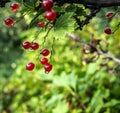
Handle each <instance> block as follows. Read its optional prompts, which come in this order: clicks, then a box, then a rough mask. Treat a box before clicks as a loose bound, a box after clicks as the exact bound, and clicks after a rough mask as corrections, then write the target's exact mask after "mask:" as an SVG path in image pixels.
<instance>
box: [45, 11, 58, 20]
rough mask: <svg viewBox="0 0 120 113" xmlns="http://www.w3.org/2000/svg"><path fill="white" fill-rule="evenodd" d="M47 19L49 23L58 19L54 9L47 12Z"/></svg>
mask: <svg viewBox="0 0 120 113" xmlns="http://www.w3.org/2000/svg"><path fill="white" fill-rule="evenodd" d="M45 17H46V19H47V20H48V21H53V20H55V19H56V12H55V11H54V10H53V9H51V10H49V11H46V12H45Z"/></svg>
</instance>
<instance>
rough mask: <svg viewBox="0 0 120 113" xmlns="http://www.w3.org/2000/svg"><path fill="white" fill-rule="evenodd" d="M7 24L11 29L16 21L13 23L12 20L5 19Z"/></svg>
mask: <svg viewBox="0 0 120 113" xmlns="http://www.w3.org/2000/svg"><path fill="white" fill-rule="evenodd" d="M5 24H6V25H7V26H9V27H10V26H12V25H13V24H14V21H13V19H12V18H6V19H5Z"/></svg>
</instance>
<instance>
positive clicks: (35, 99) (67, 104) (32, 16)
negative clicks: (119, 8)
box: [0, 0, 120, 113]
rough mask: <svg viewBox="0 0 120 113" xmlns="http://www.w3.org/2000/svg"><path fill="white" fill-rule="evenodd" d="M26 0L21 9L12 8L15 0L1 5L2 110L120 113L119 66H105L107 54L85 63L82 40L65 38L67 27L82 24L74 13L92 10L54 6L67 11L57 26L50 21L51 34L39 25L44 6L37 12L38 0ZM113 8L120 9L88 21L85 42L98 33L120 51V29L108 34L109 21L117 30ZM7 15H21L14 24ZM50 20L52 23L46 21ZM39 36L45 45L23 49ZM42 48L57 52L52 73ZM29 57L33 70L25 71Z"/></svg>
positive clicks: (15, 112)
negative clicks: (10, 24)
mask: <svg viewBox="0 0 120 113" xmlns="http://www.w3.org/2000/svg"><path fill="white" fill-rule="evenodd" d="M16 1H18V2H19V3H20V2H21V1H20V0H16ZM22 2H24V6H21V8H20V9H19V11H18V12H16V13H13V12H11V11H10V9H9V6H10V3H8V4H6V7H5V8H4V10H3V8H1V9H0V15H1V18H0V23H1V24H0V28H1V31H0V37H1V38H0V52H1V54H0V83H1V86H0V100H1V101H0V112H1V113H119V111H120V96H119V95H120V82H119V81H120V76H119V74H120V72H119V69H118V68H117V69H118V71H117V73H112V72H111V71H110V70H109V73H108V72H107V71H106V70H107V69H106V67H104V66H102V65H100V63H101V60H102V58H100V59H99V60H97V61H96V62H94V63H90V64H85V63H84V62H82V49H81V45H80V44H79V43H78V42H74V41H71V40H70V39H69V38H67V37H65V34H66V32H74V30H75V29H76V28H77V27H78V26H77V24H76V23H75V20H74V19H73V18H71V17H72V16H73V15H76V12H79V13H80V14H79V16H80V18H81V19H83V20H84V17H83V16H82V15H86V14H87V13H88V12H89V11H88V10H87V9H84V7H83V6H81V5H75V6H74V5H70V6H69V7H67V8H66V9H64V7H65V6H60V7H58V6H55V7H54V9H55V10H56V11H57V13H58V14H61V13H63V14H62V15H60V16H59V17H58V19H57V20H56V22H55V24H54V27H52V28H51V26H52V24H51V23H49V24H48V26H46V27H48V28H51V31H50V32H49V33H48V34H47V38H44V36H46V32H48V31H49V29H47V28H43V29H40V28H38V27H36V26H37V22H38V21H39V20H44V18H43V15H44V13H43V12H44V11H43V10H42V9H41V8H40V9H39V11H38V12H36V11H35V9H34V8H35V7H34V5H37V4H35V3H36V0H30V1H27V0H22ZM60 9H64V10H63V11H61V10H60ZM108 10H113V11H116V9H115V8H114V7H113V8H108V9H102V10H101V12H99V14H98V15H97V17H95V18H93V19H92V20H91V22H90V23H89V25H87V26H85V27H84V28H83V30H82V31H79V30H77V31H76V32H77V34H78V35H79V36H80V37H81V39H82V40H84V41H86V42H89V41H90V40H91V39H90V38H91V35H92V34H94V37H95V38H106V39H107V41H108V42H109V43H110V46H109V49H110V50H111V51H113V54H114V55H116V56H119V48H120V44H119V43H118V42H119V36H120V29H118V30H117V31H116V32H115V33H114V34H112V35H110V36H107V35H105V34H104V33H103V31H104V30H103V29H104V27H105V25H109V26H110V27H111V28H112V29H115V26H116V25H117V23H118V22H119V20H118V17H117V16H116V18H114V19H113V20H110V21H108V20H106V18H105V13H106V12H107V11H108ZM26 12H27V14H26ZM23 14H24V15H25V16H24V18H23ZM41 14H42V16H41ZM8 16H11V17H12V18H14V19H15V20H16V24H15V25H14V26H13V27H11V28H8V27H6V26H5V25H4V23H3V20H4V19H5V18H6V17H8ZM45 22H46V23H47V21H46V20H45ZM102 23H104V25H103V24H102ZM26 28H29V29H26ZM34 37H38V38H37V39H36V41H38V42H39V44H40V45H41V47H40V49H39V50H38V51H31V50H29V51H24V50H23V49H22V47H21V43H22V42H24V41H27V40H29V41H33V40H34ZM54 37H56V40H55V41H54ZM42 48H49V49H50V50H51V51H52V56H50V60H51V62H52V64H53V71H52V72H50V73H49V74H46V73H45V72H44V69H43V67H42V65H40V61H39V59H40V58H41V56H40V55H39V51H40V50H41V49H42ZM28 61H34V62H35V64H36V69H35V70H34V71H33V72H28V71H26V70H25V64H27V62H28ZM108 65H109V66H110V67H112V66H114V65H116V64H115V63H113V62H112V61H110V62H109V63H108Z"/></svg>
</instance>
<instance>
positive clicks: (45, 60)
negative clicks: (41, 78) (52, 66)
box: [40, 58, 48, 65]
mask: <svg viewBox="0 0 120 113" xmlns="http://www.w3.org/2000/svg"><path fill="white" fill-rule="evenodd" d="M40 62H41V64H43V65H45V64H47V63H48V59H47V58H41V59H40Z"/></svg>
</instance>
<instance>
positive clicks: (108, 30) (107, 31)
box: [104, 27, 112, 35]
mask: <svg viewBox="0 0 120 113" xmlns="http://www.w3.org/2000/svg"><path fill="white" fill-rule="evenodd" d="M104 32H105V33H106V34H108V35H109V34H111V33H112V31H111V29H110V28H109V27H106V28H105V30H104Z"/></svg>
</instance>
